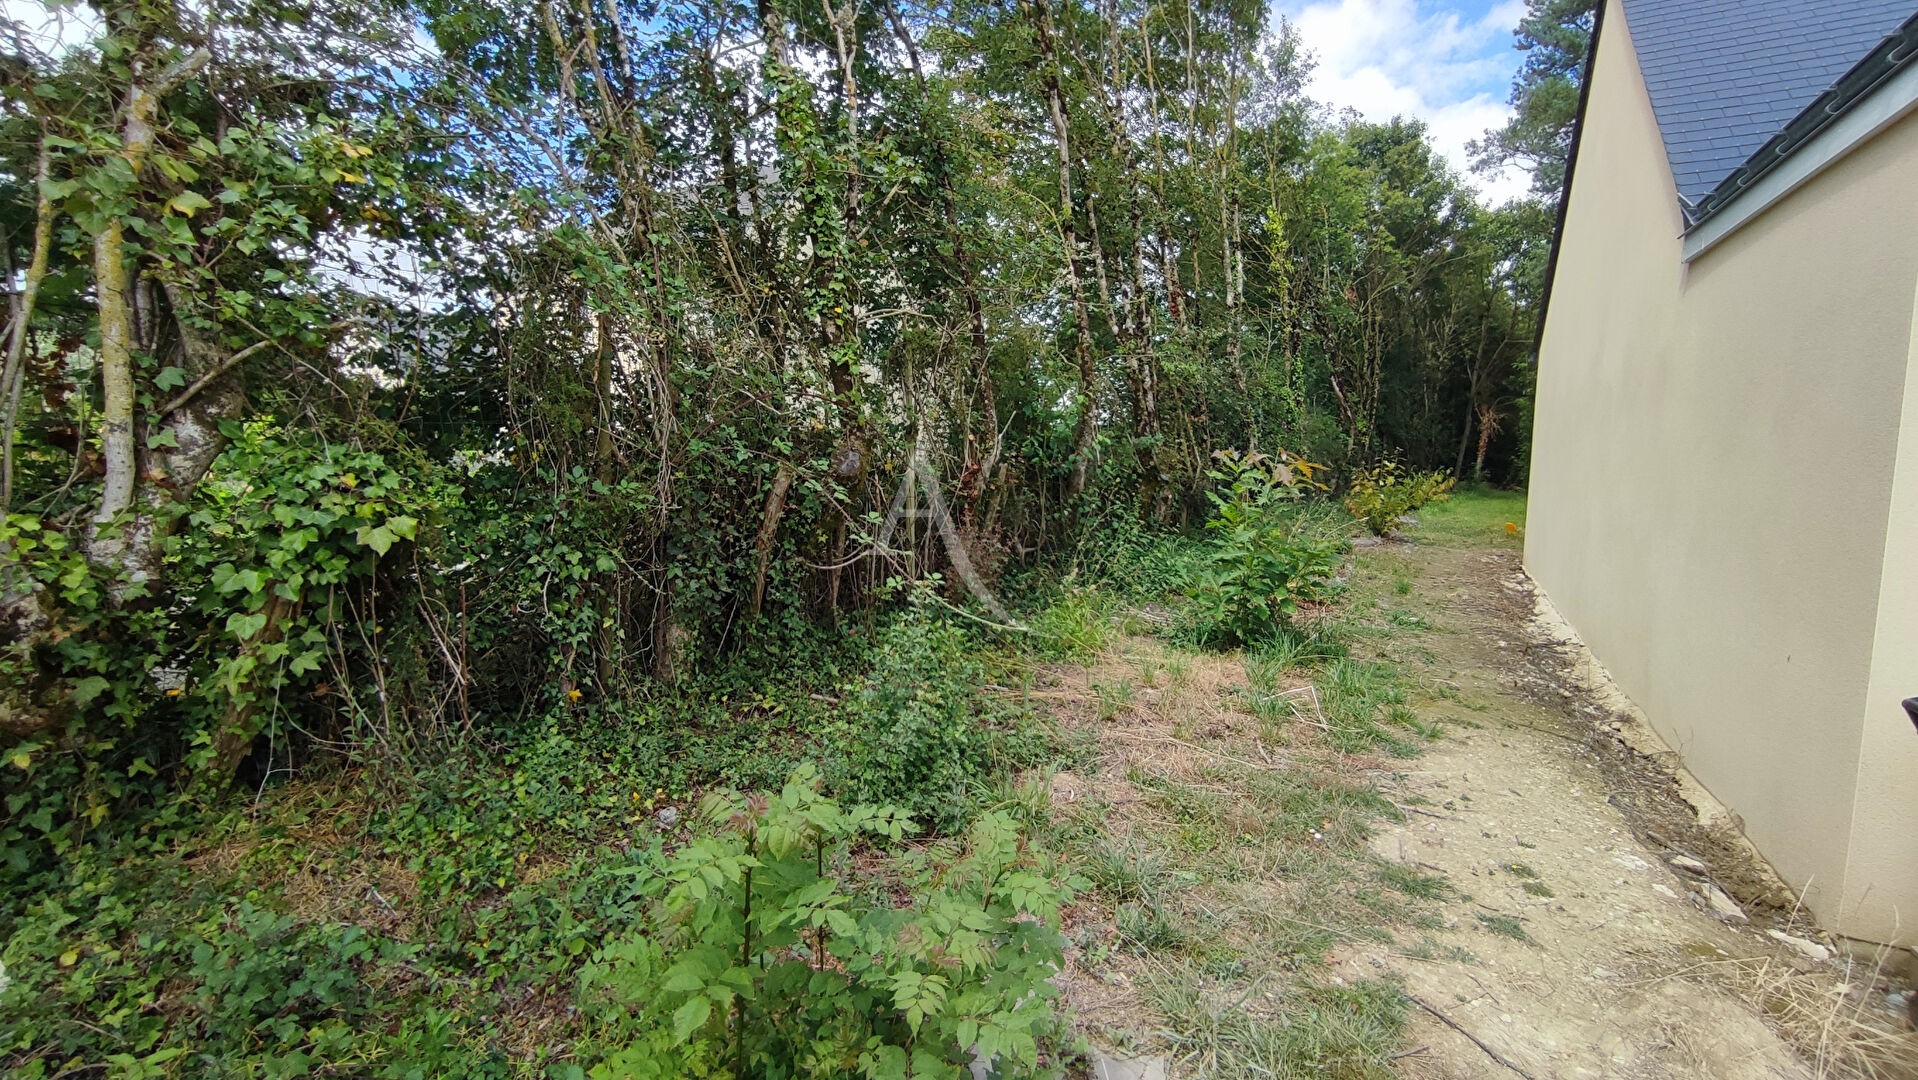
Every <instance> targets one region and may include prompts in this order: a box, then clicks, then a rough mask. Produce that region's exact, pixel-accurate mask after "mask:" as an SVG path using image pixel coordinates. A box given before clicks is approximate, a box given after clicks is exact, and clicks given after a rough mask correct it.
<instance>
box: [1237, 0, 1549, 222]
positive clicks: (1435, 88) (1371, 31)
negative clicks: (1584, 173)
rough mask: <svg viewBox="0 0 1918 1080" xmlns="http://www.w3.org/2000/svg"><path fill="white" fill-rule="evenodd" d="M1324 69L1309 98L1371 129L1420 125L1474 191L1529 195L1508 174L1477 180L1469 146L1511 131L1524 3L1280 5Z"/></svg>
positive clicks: (1522, 182) (1447, 0)
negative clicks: (1374, 124) (1507, 126)
mask: <svg viewBox="0 0 1918 1080" xmlns="http://www.w3.org/2000/svg"><path fill="white" fill-rule="evenodd" d="M1272 10H1273V12H1274V13H1275V14H1277V15H1282V16H1284V17H1285V18H1286V19H1288V20H1290V21H1291V22H1292V23H1293V25H1294V26H1296V27H1297V28H1298V31H1299V37H1300V40H1301V42H1302V43H1303V44H1304V46H1305V48H1306V49H1307V50H1308V51H1309V52H1311V53H1312V54H1313V56H1314V58H1315V59H1316V61H1317V66H1316V67H1315V68H1314V70H1313V72H1312V77H1311V79H1310V80H1309V82H1308V84H1307V92H1308V93H1310V94H1311V95H1312V97H1313V98H1315V99H1316V100H1318V101H1321V102H1323V103H1325V104H1327V105H1332V106H1335V107H1339V108H1348V107H1349V108H1352V109H1356V110H1358V111H1359V112H1360V113H1362V114H1364V116H1365V118H1366V119H1368V120H1386V119H1389V118H1391V117H1392V116H1394V115H1406V116H1416V117H1418V118H1419V119H1421V120H1424V121H1425V123H1426V125H1427V126H1428V127H1429V129H1430V131H1431V136H1432V142H1433V144H1434V145H1435V146H1437V147H1438V149H1439V152H1441V153H1443V154H1444V155H1445V157H1446V159H1447V160H1449V161H1450V162H1451V163H1452V165H1453V166H1454V167H1455V168H1457V169H1458V170H1459V172H1460V173H1461V174H1463V175H1464V176H1465V179H1466V181H1467V182H1468V183H1471V184H1473V185H1475V186H1477V187H1478V189H1479V190H1480V191H1481V192H1482V193H1483V194H1484V195H1485V196H1486V197H1487V198H1488V199H1489V200H1490V201H1492V202H1494V203H1499V202H1503V201H1505V200H1506V199H1508V198H1512V197H1515V196H1518V195H1523V194H1524V193H1525V191H1526V189H1527V187H1528V186H1529V179H1528V178H1527V177H1526V175H1525V174H1524V173H1522V172H1519V171H1518V170H1515V169H1508V170H1506V171H1505V172H1504V173H1502V174H1499V175H1495V176H1481V175H1478V174H1475V173H1473V172H1471V161H1470V159H1469V158H1468V157H1467V155H1466V153H1465V144H1466V143H1467V142H1469V141H1471V140H1473V139H1476V138H1478V137H1479V136H1481V135H1482V134H1484V132H1485V130H1486V129H1487V128H1493V127H1498V126H1500V125H1502V124H1503V123H1504V122H1505V120H1506V118H1507V117H1509V116H1510V115H1511V111H1512V110H1511V106H1510V105H1508V104H1507V103H1506V101H1507V98H1509V97H1510V95H1511V90H1512V76H1513V75H1514V74H1516V73H1517V72H1518V65H1519V60H1520V56H1519V52H1518V50H1516V49H1514V48H1513V47H1512V30H1513V28H1515V27H1517V26H1518V22H1519V20H1520V19H1521V18H1523V17H1524V15H1525V0H1274V2H1273V5H1272Z"/></svg>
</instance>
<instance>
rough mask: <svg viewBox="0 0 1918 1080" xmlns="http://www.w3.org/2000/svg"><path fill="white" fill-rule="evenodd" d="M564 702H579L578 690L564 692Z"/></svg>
mask: <svg viewBox="0 0 1918 1080" xmlns="http://www.w3.org/2000/svg"><path fill="white" fill-rule="evenodd" d="M566 700H568V701H578V700H579V691H578V690H568V691H566Z"/></svg>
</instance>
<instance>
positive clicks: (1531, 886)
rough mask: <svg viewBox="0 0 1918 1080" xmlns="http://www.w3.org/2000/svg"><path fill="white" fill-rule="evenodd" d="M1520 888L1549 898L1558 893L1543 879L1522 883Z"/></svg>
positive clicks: (1534, 894)
mask: <svg viewBox="0 0 1918 1080" xmlns="http://www.w3.org/2000/svg"><path fill="white" fill-rule="evenodd" d="M1519 888H1521V889H1524V890H1525V891H1526V892H1528V893H1531V894H1532V895H1533V896H1542V897H1545V898H1547V899H1550V898H1551V897H1553V896H1556V895H1558V894H1557V893H1554V892H1553V891H1552V888H1551V886H1549V885H1547V884H1545V883H1544V882H1543V881H1527V882H1524V883H1522V884H1520V885H1519Z"/></svg>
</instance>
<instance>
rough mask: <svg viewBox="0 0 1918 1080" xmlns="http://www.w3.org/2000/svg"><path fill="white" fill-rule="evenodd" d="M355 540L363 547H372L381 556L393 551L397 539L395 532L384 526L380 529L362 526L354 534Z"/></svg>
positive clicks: (379, 527)
mask: <svg viewBox="0 0 1918 1080" xmlns="http://www.w3.org/2000/svg"><path fill="white" fill-rule="evenodd" d="M353 538H354V539H355V540H358V541H359V542H360V546H361V547H370V548H372V549H373V550H374V551H376V552H378V553H380V554H381V555H384V554H386V553H387V552H388V551H389V550H391V549H392V547H393V541H394V539H395V537H394V536H393V531H392V530H391V529H389V528H387V527H386V526H384V525H381V526H378V527H374V526H372V525H362V526H360V527H359V530H358V531H356V532H355V533H354V534H353Z"/></svg>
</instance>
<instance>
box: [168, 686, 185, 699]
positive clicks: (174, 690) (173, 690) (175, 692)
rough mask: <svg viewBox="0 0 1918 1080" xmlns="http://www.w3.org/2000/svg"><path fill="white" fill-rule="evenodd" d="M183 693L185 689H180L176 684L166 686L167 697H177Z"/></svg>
mask: <svg viewBox="0 0 1918 1080" xmlns="http://www.w3.org/2000/svg"><path fill="white" fill-rule="evenodd" d="M184 693H186V691H185V690H183V689H181V688H180V687H177V686H169V687H167V692H166V696H168V697H179V696H180V695H181V694H184Z"/></svg>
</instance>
